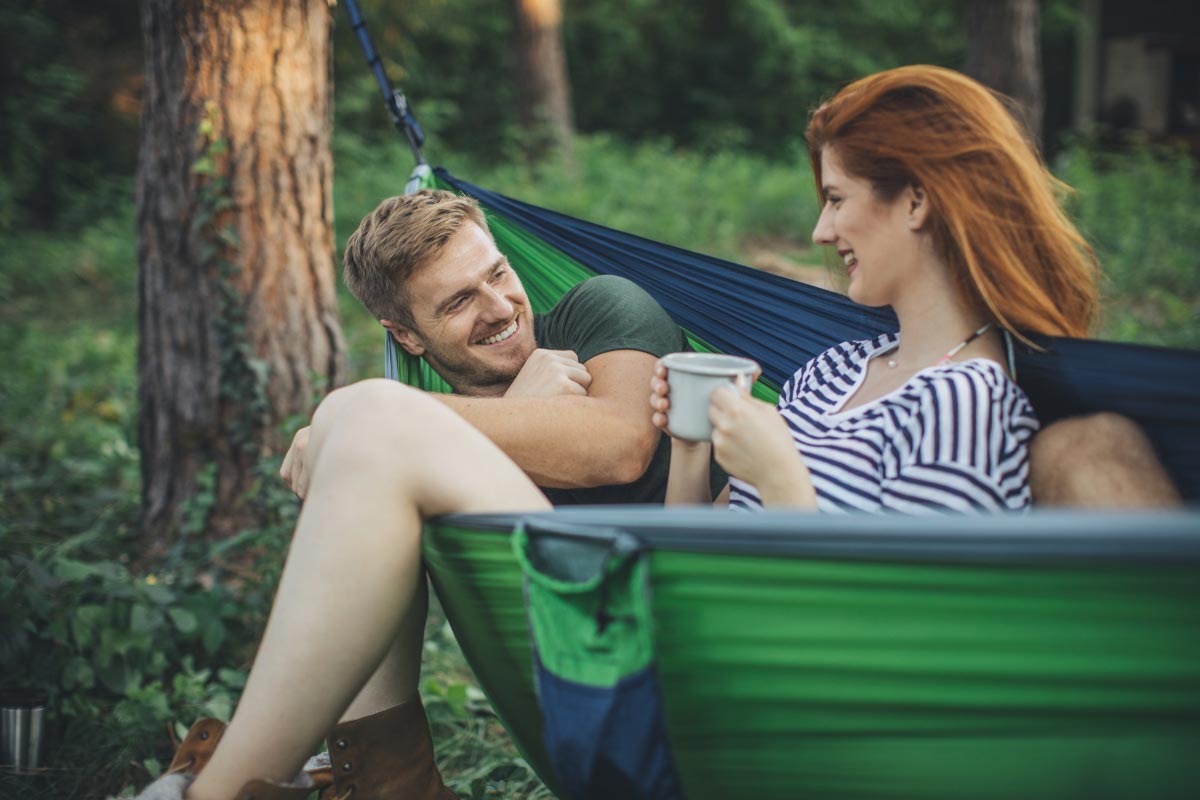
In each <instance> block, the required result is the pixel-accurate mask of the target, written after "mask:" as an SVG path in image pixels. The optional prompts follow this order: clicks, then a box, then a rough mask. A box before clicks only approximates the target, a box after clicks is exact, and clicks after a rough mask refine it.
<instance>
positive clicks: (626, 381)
mask: <svg viewBox="0 0 1200 800" xmlns="http://www.w3.org/2000/svg"><path fill="white" fill-rule="evenodd" d="M655 361H656V359H655V357H654V356H652V355H650V354H649V353H643V352H640V351H637V350H614V351H611V352H608V353H603V354H601V355H598V356H594V357H593V358H590V359H588V360H587V361H586V362H585V363H584V366H585V367H587V371H588V372H589V373H590V374H591V376H592V380H591V384H590V385H589V386H588V388H587V395H586V396H583V395H572V394H563V395H559V396H556V397H503V398H482V397H462V396H457V395H439V396H438V399H439V400H441V401H442V402H444V403H446V404H447V405H448V406H450V408H452V409H454V410H455V411H456V412H457V413H458V414H460V415H461V416H462V417H463V418H464V419H466V420H467V421H468V422H470V423H471V424H472V425H474V426H475V427H476V428H478V429H479V430H480V431H482V432H483V434H484V435H486V436H487V437H488V438H489V439H491V440H492V441H493V442H495V443H496V444H497V445H498V446H499V447H500V449H501V450H503V451H504V452H505V453H506V454H507V455H508V457H509V458H511V459H512V460H513V461H515V462H516V463H517V466H519V467H521V469H523V470H524V471H525V472H526V473H527V474H528V475H529V476H530V478H532V479H533V481H534V482H535V483H537V484H538V485H539V486H546V487H550V488H581V487H590V486H605V485H610V484H624V483H630V482H632V481H635V480H637V479H638V478H639V477H641V475H642V473H643V472H645V471H646V467H647V466H648V465H649V463H650V459H651V457H653V455H654V450H655V448H656V447H657V446H658V439H659V431H658V429H657V428H655V427H654V425H653V424H652V423H651V421H650V407H649V405H648V404H647V402H646V386H647V385H649V382H650V375H651V373H653V371H654V364H655Z"/></svg>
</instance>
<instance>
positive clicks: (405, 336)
mask: <svg viewBox="0 0 1200 800" xmlns="http://www.w3.org/2000/svg"><path fill="white" fill-rule="evenodd" d="M379 324H380V325H382V326H383V327H385V328H387V331H388V333H390V334H391V335H392V338H393V339H395V340H396V344H398V345H400V346H401V347H403V348H404V352H406V353H409V354H410V355H414V356H422V355H424V354H425V345H424V344H423V343H422V342H421V340H420V339H419V338H418V337H417V335H416V334H415V333H414V332H413V331H412V330H411V329H409V328H406V327H404V326H403V325H399V324H397V323H395V322H392V321H391V320H386V319H381V320H379Z"/></svg>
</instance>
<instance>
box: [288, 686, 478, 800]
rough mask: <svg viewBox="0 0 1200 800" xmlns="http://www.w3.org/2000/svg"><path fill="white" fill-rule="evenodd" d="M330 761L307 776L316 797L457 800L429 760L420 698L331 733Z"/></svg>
mask: <svg viewBox="0 0 1200 800" xmlns="http://www.w3.org/2000/svg"><path fill="white" fill-rule="evenodd" d="M328 744H329V763H328V764H327V765H322V766H319V767H317V768H315V769H309V770H308V774H309V775H310V776H311V777H312V779H313V781H314V782H315V783H316V784H317V785H318V786H320V787H322V789H321V794H320V800H351V798H353V800H457V799H456V798H455V796H454V793H453V792H451V791H450V790H449V789H447V788H446V784H444V783H442V774H441V773H440V772H438V768H437V765H436V764H435V763H434V762H433V738H432V737H431V736H430V735H429V720H428V719H427V718H426V717H425V706H423V705H421V699H420V698H419V697H418V698H416V699H414V700H410V701H409V702H407V703H403V704H401V705H398V706H392V707H391V708H389V709H387V710H385V711H380V712H378V713H376V714H371V715H370V716H367V717H362V718H360V719H355V720H351V721H350V722H343V723H342V724H340V725H338V726H337V727H335V728H334V729H333V731H332V732H330V734H329V742H328Z"/></svg>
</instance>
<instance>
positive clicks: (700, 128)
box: [0, 0, 1074, 230]
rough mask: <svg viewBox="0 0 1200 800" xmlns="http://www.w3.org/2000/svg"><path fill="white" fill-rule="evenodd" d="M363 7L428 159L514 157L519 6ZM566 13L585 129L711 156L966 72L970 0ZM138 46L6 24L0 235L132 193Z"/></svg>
mask: <svg viewBox="0 0 1200 800" xmlns="http://www.w3.org/2000/svg"><path fill="white" fill-rule="evenodd" d="M1032 1H1033V0H1025V2H1032ZM361 4H362V6H363V12H364V15H365V16H366V18H367V22H368V24H369V27H370V31H371V34H372V36H373V37H374V39H375V43H376V48H377V50H378V51H379V53H380V55H381V56H382V57H383V59H384V63H385V66H386V67H387V69H388V72H389V74H390V75H391V77H392V79H393V80H394V81H395V82H396V83H397V84H398V85H400V86H402V87H403V88H404V89H405V91H406V92H407V94H408V97H409V99H410V100H411V101H412V103H413V105H414V107H415V109H416V111H417V113H418V116H419V117H420V119H421V122H422V124H423V126H424V127H425V129H426V131H427V132H428V133H429V141H430V147H431V148H434V149H435V150H437V151H439V152H452V153H455V154H459V155H465V156H468V157H471V158H474V159H476V160H477V161H479V162H480V163H500V162H503V161H510V160H514V159H516V158H519V157H520V155H521V153H522V138H523V134H522V119H521V112H520V109H521V108H522V103H521V102H520V94H519V92H518V87H519V86H520V85H521V84H520V83H519V82H518V80H517V79H516V76H517V75H518V74H519V64H520V59H519V57H518V56H519V53H518V49H519V48H518V47H516V43H517V42H518V41H519V38H518V35H517V30H516V24H515V18H516V15H515V14H514V8H515V7H516V5H517V4H516V3H515V0H514V2H513V3H496V2H492V1H491V0H405V2H395V0H363V1H362V3H361ZM985 5H987V4H985ZM1041 6H1042V9H1041V16H1042V23H1043V24H1042V33H1041V36H1042V40H1043V41H1044V42H1051V43H1052V44H1053V45H1054V47H1052V48H1046V49H1047V51H1048V52H1049V51H1051V50H1053V51H1054V52H1056V53H1057V52H1066V53H1067V56H1066V61H1065V63H1064V60H1063V58H1059V57H1057V56H1056V57H1053V58H1051V57H1049V56H1048V57H1047V63H1046V68H1047V70H1048V71H1051V72H1055V73H1056V74H1057V73H1061V72H1062V71H1063V70H1064V69H1069V67H1070V61H1069V53H1070V46H1071V41H1072V35H1073V31H1072V28H1071V24H1072V20H1073V17H1072V14H1073V13H1074V12H1073V8H1074V2H1073V0H1045V2H1043V3H1041ZM563 9H564V16H563V20H562V37H563V43H564V46H565V54H566V62H567V63H569V64H571V65H572V68H571V71H570V86H569V92H570V94H571V97H572V104H571V106H572V110H573V114H574V122H575V125H576V127H577V128H578V130H579V131H580V132H582V133H597V132H606V133H610V134H613V135H616V136H618V137H621V138H623V139H626V140H628V141H644V140H646V139H648V138H651V139H653V138H657V139H666V140H669V141H671V142H674V143H676V144H678V145H682V146H686V147H691V148H697V149H700V150H702V151H708V152H711V151H715V150H717V149H722V148H729V147H737V148H743V149H749V150H751V151H754V152H757V153H760V154H764V155H770V156H780V155H786V154H789V153H791V152H793V151H794V150H795V148H796V147H797V146H798V145H799V143H800V141H801V137H802V135H803V131H804V125H805V123H806V121H807V115H808V111H809V109H810V108H812V107H813V106H814V105H815V104H817V103H818V102H819V101H820V100H821V98H822V97H824V96H828V95H829V94H831V93H832V92H834V91H835V90H836V89H837V88H838V87H839V86H840V85H842V84H844V83H845V82H847V81H849V80H852V79H854V78H856V77H860V76H862V75H865V74H867V73H870V72H873V71H876V70H879V69H884V68H887V67H892V66H898V65H901V64H906V63H917V62H921V63H935V64H942V65H945V66H950V67H955V68H959V69H962V68H964V66H965V65H966V64H967V62H968V59H967V54H968V38H967V35H966V32H967V25H966V16H965V14H966V10H965V9H966V4H964V3H963V2H961V0H843V2H840V3H827V2H823V0H790V2H784V0H701V1H698V2H690V3H684V2H673V3H664V2H659V1H658V0H573V1H570V0H569V1H568V2H566V3H565V4H564V5H563ZM334 17H335V19H334V28H335V34H334V35H335V48H334V74H335V81H334V83H335V85H336V87H337V93H336V110H335V114H336V116H335V126H336V127H337V128H338V130H339V135H349V136H351V137H355V138H358V139H364V140H366V141H367V142H371V141H377V140H379V139H381V138H391V137H393V136H394V135H395V134H394V132H393V130H392V128H391V125H390V122H389V121H388V119H387V115H386V113H385V111H384V110H383V108H382V104H381V102H380V101H379V97H378V93H377V89H376V87H375V85H374V82H373V80H372V77H371V75H370V73H369V72H368V70H367V69H365V67H364V66H363V58H362V53H361V51H360V50H359V47H358V43H357V41H355V39H354V35H353V32H352V31H351V29H350V26H349V25H348V24H346V22H345V20H344V18H343V15H342V14H341V13H340V12H336V13H335V14H334ZM140 49H141V40H140V37H139V33H138V24H137V15H136V14H135V13H133V11H132V9H131V8H130V6H129V4H128V3H127V2H121V0H15V3H8V4H6V5H5V8H4V10H0V76H2V78H3V81H2V83H0V104H2V105H0V108H2V111H3V114H2V116H0V166H2V167H3V169H2V171H0V172H2V176H0V230H5V229H13V228H15V227H25V226H36V227H43V228H44V227H53V226H55V225H64V224H65V225H69V224H73V223H77V222H78V220H79V219H80V218H84V219H86V218H87V216H88V214H89V213H94V211H95V209H98V208H104V207H105V205H106V204H108V203H109V202H110V200H111V198H112V197H113V196H114V194H115V193H116V192H123V191H126V190H127V188H128V183H127V181H128V177H129V176H130V174H131V173H132V168H133V162H134V154H135V152H136V146H137V145H136V139H137V115H138V113H139V110H140V107H141V103H142V100H143V94H144V86H143V80H142V75H141V70H140V61H141V59H140ZM1059 77H1060V78H1061V77H1062V76H1061V75H1060V76H1059ZM1060 82H1067V83H1069V81H1060ZM1048 94H1049V90H1048ZM1049 100H1050V101H1051V102H1050V103H1049V105H1050V106H1051V107H1052V108H1057V107H1060V106H1065V105H1066V104H1065V103H1063V102H1061V101H1062V98H1061V97H1049ZM1055 101H1058V102H1055ZM555 113H556V114H558V115H559V116H561V115H562V114H561V112H555ZM1048 122H1054V125H1055V126H1056V127H1061V120H1057V119H1056V120H1053V121H1051V120H1048ZM1049 144H1050V145H1051V146H1053V145H1055V144H1056V142H1053V141H1051V142H1049ZM122 180H124V181H125V182H124V183H121V181H122Z"/></svg>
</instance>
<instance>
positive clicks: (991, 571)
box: [386, 166, 1200, 800]
mask: <svg viewBox="0 0 1200 800" xmlns="http://www.w3.org/2000/svg"><path fill="white" fill-rule="evenodd" d="M424 185H436V186H438V187H441V188H446V189H450V190H453V191H457V192H462V193H464V194H469V195H471V196H473V197H475V198H476V199H477V200H479V201H480V203H481V205H482V206H483V207H484V209H485V213H486V215H487V217H488V224H489V227H490V228H491V230H492V233H493V235H494V237H495V239H496V243H497V245H498V247H499V248H500V250H501V251H503V252H504V253H505V254H506V255H507V256H508V257H509V260H510V262H511V263H512V265H513V267H514V269H516V270H517V272H518V273H519V274H520V276H521V279H522V281H523V282H524V284H525V287H526V290H527V292H528V294H529V296H530V301H531V303H532V305H533V307H534V310H535V311H543V310H545V309H547V308H549V307H550V306H552V305H553V304H554V303H555V302H556V301H557V299H558V298H559V297H560V296H561V295H562V294H563V293H564V292H565V291H566V290H567V289H568V288H570V287H571V286H572V285H574V284H575V283H577V282H578V281H580V280H584V279H586V278H587V277H589V276H591V275H594V274H613V275H620V276H623V277H626V278H629V279H630V280H633V281H635V282H636V283H638V284H640V285H641V286H642V287H643V288H645V289H646V290H647V291H648V292H649V293H650V294H651V295H653V296H654V297H655V298H656V299H657V300H658V301H659V302H660V303H661V304H662V305H663V307H664V308H666V309H667V311H668V312H669V313H670V314H671V315H672V316H673V317H674V318H675V319H676V321H678V322H679V323H680V324H681V325H682V326H683V327H684V328H685V330H686V331H687V333H688V337H689V339H690V340H691V342H692V344H693V346H694V347H696V349H699V350H721V351H729V352H734V353H741V354H746V355H750V356H752V357H753V358H755V359H757V360H758V361H759V362H760V363H761V364H762V366H763V370H764V378H763V380H762V381H760V383H759V385H758V386H756V387H755V391H756V394H758V396H760V397H763V398H764V399H771V398H772V397H773V396H774V394H775V393H776V392H777V391H778V387H779V385H780V384H781V382H782V381H784V380H786V378H787V377H788V376H790V374H791V373H792V371H793V370H794V369H795V368H796V367H797V366H798V365H799V364H801V363H803V362H804V361H805V360H806V359H808V358H810V357H811V356H813V355H815V354H817V353H819V352H821V351H822V350H824V349H826V348H827V347H829V346H830V345H832V344H835V343H837V342H839V341H844V340H848V339H857V338H863V337H869V336H873V335H875V334H877V333H880V332H883V331H887V330H894V329H895V320H894V318H893V317H892V315H891V314H890V313H888V312H886V311H877V310H872V309H866V308H862V307H859V306H856V305H854V304H853V303H851V302H849V301H848V300H846V299H845V298H843V297H841V296H839V295H837V294H834V293H831V292H827V291H824V290H821V289H817V288H813V287H811V286H806V285H803V284H799V283H796V282H793V281H789V280H787V279H785V278H782V277H779V276H776V275H771V274H767V273H763V272H759V271H755V270H751V269H748V268H746V267H743V266H739V265H737V264H731V263H728V262H725V261H720V260H718V259H714V258H709V257H706V256H702V255H698V254H696V253H690V252H687V251H685V250H681V249H678V248H674V247H668V246H665V245H662V244H658V243H655V242H652V241H649V240H646V239H642V238H639V237H636V236H631V235H629V234H625V233H621V232H619V231H614V230H611V229H608V228H604V227H601V226H598V225H594V224H591V223H587V222H583V221H581V220H578V219H573V218H571V217H567V216H564V215H562V214H557V213H555V212H552V211H547V210H544V209H540V208H536V207H534V206H530V205H527V204H525V203H521V202H518V201H516V200H512V199H510V198H506V197H504V196H502V195H498V194H495V193H493V192H489V191H487V190H484V189H481V188H479V187H477V186H474V185H472V184H470V183H467V182H465V181H462V180H459V179H457V178H455V177H454V176H452V175H451V174H450V173H448V172H446V171H445V170H441V169H439V170H436V171H430V170H429V169H428V168H426V167H423V166H422V167H418V170H417V171H416V173H415V180H414V181H413V183H412V185H411V186H410V189H416V188H418V187H420V186H424ZM386 341H387V343H388V347H389V355H388V359H387V366H388V371H389V374H391V375H392V376H393V377H399V378H401V379H404V380H406V381H407V382H410V383H415V384H416V385H419V386H422V387H423V388H426V389H429V390H443V391H444V390H446V389H448V387H446V386H445V384H444V383H442V382H441V380H440V378H438V377H437V375H436V374H435V373H433V372H432V371H431V370H430V369H429V368H428V366H427V365H424V364H423V363H422V362H420V361H419V360H417V359H413V358H411V357H409V356H408V355H407V354H404V353H403V352H402V351H400V350H398V349H397V348H394V347H393V346H392V340H391V337H390V336H389V337H387V340H386ZM1039 343H1040V344H1041V345H1042V346H1043V347H1044V348H1045V349H1044V351H1042V352H1038V351H1036V350H1032V349H1030V348H1027V347H1019V348H1017V352H1016V354H1015V361H1016V366H1017V374H1018V380H1019V382H1020V383H1021V385H1022V386H1023V387H1024V388H1025V389H1026V391H1027V392H1028V393H1029V395H1030V398H1031V400H1032V401H1033V403H1034V405H1035V407H1036V408H1037V410H1038V412H1039V414H1040V416H1041V417H1042V420H1043V421H1044V422H1050V421H1053V420H1055V419H1058V418H1060V417H1063V416H1068V415H1072V414H1080V413H1087V412H1093V411H1100V410H1110V411H1117V412H1119V413H1122V414H1125V415H1127V416H1130V417H1132V418H1133V419H1135V420H1136V421H1138V422H1139V423H1140V424H1141V425H1142V426H1143V427H1144V428H1145V429H1146V430H1147V432H1148V433H1149V435H1150V437H1151V439H1152V440H1153V441H1154V443H1155V445H1156V446H1157V448H1158V449H1159V452H1160V454H1161V455H1162V457H1163V459H1164V461H1165V463H1166V464H1167V466H1168V468H1169V469H1170V470H1171V471H1172V473H1173V475H1174V477H1175V479H1176V481H1177V482H1178V484H1179V485H1180V487H1181V488H1182V489H1183V492H1184V494H1185V496H1187V497H1188V498H1189V499H1191V500H1195V499H1196V497H1197V493H1198V490H1200V459H1198V456H1200V426H1198V425H1197V421H1198V417H1200V387H1198V386H1197V381H1196V380H1195V376H1197V375H1200V354H1198V353H1193V352H1187V351H1180V350H1166V349H1162V348H1153V347H1139V346H1132V345H1120V344H1112V343H1107V342H1094V341H1082V340H1070V339H1040V340H1039ZM423 555H424V560H425V565H426V568H427V570H428V572H429V575H430V578H431V581H432V583H433V585H434V587H435V589H436V591H437V594H438V597H439V599H440V601H441V604H442V607H443V608H444V610H445V612H446V616H447V619H448V620H449V621H450V624H451V626H452V627H453V629H454V632H455V636H456V637H457V639H458V641H459V644H460V645H461V647H462V650H463V653H464V655H465V656H466V658H467V661H468V663H470V664H471V666H472V668H473V669H474V671H475V673H476V675H477V676H478V678H479V682H480V685H481V687H482V688H483V690H484V692H485V693H486V694H487V696H488V698H489V700H490V701H491V703H492V706H493V708H494V709H495V710H496V713H497V714H498V715H499V717H500V719H501V720H502V721H503V723H504V725H505V727H506V729H507V730H508V731H509V733H510V734H511V735H512V738H513V741H514V742H515V743H516V744H517V746H518V748H519V749H520V750H521V752H522V754H523V755H524V757H525V758H526V760H527V761H528V762H529V763H530V765H531V766H532V767H533V768H534V770H535V771H536V772H537V773H538V775H539V776H540V777H541V778H542V779H543V780H544V781H545V782H546V783H547V785H549V786H550V787H551V788H552V789H553V790H554V791H555V792H556V793H557V794H558V796H560V797H563V798H574V799H575V800H582V799H584V798H586V799H588V800H592V799H594V800H608V798H656V799H657V800H674V799H675V798H689V800H704V799H705V798H713V800H716V799H717V798H722V799H723V798H729V797H756V798H793V797H814V798H861V797H890V798H914V799H915V798H923V799H924V800H929V798H961V797H975V798H996V800H1003V799H1006V798H1012V797H1022V798H1046V799H1047V800H1049V799H1050V798H1061V797H1096V796H1104V797H1111V798H1141V797H1178V798H1184V797H1192V796H1198V795H1200V761H1198V760H1197V759H1195V757H1194V754H1195V753H1196V752H1200V514H1197V513H1196V512H1182V513H1174V514H1138V515H1117V514H1095V513H1092V514H1088V513H1064V512H1045V511H1042V512H1035V513H1033V514H1030V515H1028V516H1023V517H1011V516H1002V515H997V516H991V517H986V518H950V519H936V520H929V519H916V518H907V519H906V518H902V517H895V516H883V517H874V516H856V517H849V518H835V517H828V516H816V517H814V516H813V515H808V514H797V513H787V512H782V513H780V512H763V513H760V514H754V515H747V514H740V513H737V512H732V511H716V510H704V511H699V510H687V509H683V510H680V509H653V510H647V509H637V510H635V509H633V508H632V507H630V508H616V507H604V508H592V509H586V508H576V509H561V510H558V511H555V512H552V513H547V514H539V515H534V516H525V517H521V516H515V515H457V516H450V517H444V518H441V519H438V520H434V521H432V522H431V523H430V524H429V525H428V526H427V529H426V532H425V536H424V539H423Z"/></svg>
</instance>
